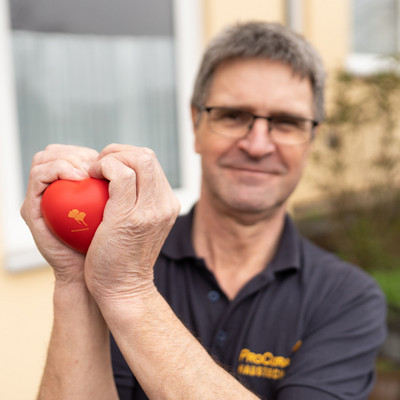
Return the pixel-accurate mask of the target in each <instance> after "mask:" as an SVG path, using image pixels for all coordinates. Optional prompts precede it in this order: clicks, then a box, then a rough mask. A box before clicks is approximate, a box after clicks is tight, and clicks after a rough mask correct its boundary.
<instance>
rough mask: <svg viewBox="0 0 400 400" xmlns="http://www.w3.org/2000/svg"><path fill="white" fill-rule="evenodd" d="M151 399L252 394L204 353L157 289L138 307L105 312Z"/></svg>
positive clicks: (131, 366)
mask: <svg viewBox="0 0 400 400" xmlns="http://www.w3.org/2000/svg"><path fill="white" fill-rule="evenodd" d="M105 315H106V320H107V322H108V324H109V326H110V328H111V330H112V332H113V335H114V338H115V339H116V341H117V344H118V346H119V348H120V350H121V352H122V353H123V355H124V357H125V359H126V361H127V363H128V364H129V366H130V368H131V370H132V372H133V373H134V375H135V377H136V378H137V379H138V381H139V383H140V385H141V386H142V388H143V389H144V391H145V392H146V394H147V396H148V397H149V398H150V399H157V400H158V399H171V400H172V399H174V400H175V399H191V400H195V399H199V400H200V399H201V400H205V399H219V398H220V399H232V400H234V399H256V398H257V397H256V396H255V395H254V394H252V393H251V392H250V391H248V390H247V389H246V388H245V387H244V386H242V385H241V384H240V383H239V382H238V381H237V380H236V379H235V378H234V377H232V376H231V375H230V374H229V373H228V372H226V371H225V370H224V369H223V368H222V367H220V366H219V365H218V364H217V363H216V362H214V360H213V359H212V358H211V357H210V356H209V354H208V353H207V352H206V350H205V349H204V348H203V347H202V346H201V344H200V343H199V342H198V341H197V340H196V339H195V338H194V337H193V335H192V334H191V333H190V332H189V331H188V330H187V329H186V328H185V327H184V325H183V324H182V323H181V322H180V321H179V320H178V318H177V317H176V316H175V314H174V313H173V311H172V310H171V308H170V307H169V305H168V304H167V303H166V302H165V300H164V299H163V298H162V296H161V295H160V294H159V293H158V292H156V293H155V295H152V296H151V298H150V299H148V300H144V301H143V302H141V304H140V306H138V307H136V306H135V307H132V308H129V307H126V306H124V307H123V308H121V309H118V311H117V310H116V309H115V310H114V311H112V312H110V313H107V312H106V313H105Z"/></svg>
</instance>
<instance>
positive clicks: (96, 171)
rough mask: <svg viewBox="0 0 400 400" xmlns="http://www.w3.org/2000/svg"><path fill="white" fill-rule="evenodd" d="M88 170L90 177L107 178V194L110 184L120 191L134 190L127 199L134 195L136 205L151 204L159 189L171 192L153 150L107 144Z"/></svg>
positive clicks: (166, 192) (167, 192)
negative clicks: (108, 182)
mask: <svg viewBox="0 0 400 400" xmlns="http://www.w3.org/2000/svg"><path fill="white" fill-rule="evenodd" d="M89 172H90V174H91V175H92V176H94V177H104V178H106V179H108V180H110V197H111V196H112V188H113V187H115V188H117V187H119V190H120V191H128V190H129V191H132V192H133V191H134V192H135V193H132V195H133V196H132V197H131V199H132V198H134V201H135V203H137V204H138V206H146V205H149V204H153V203H154V201H155V200H156V198H155V195H158V194H159V193H160V192H163V193H165V194H169V193H172V189H171V187H170V185H169V183H168V181H167V178H166V177H165V175H164V172H163V170H162V168H161V166H160V164H159V162H158V160H157V158H156V156H155V154H154V152H153V151H152V150H150V149H147V148H139V147H134V146H126V145H111V146H108V147H106V148H105V149H104V150H103V151H102V152H101V153H100V155H99V159H98V162H97V163H95V164H94V165H93V168H91V169H90V171H89ZM113 183H114V185H113ZM131 201H132V200H131Z"/></svg>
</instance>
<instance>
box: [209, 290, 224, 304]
mask: <svg viewBox="0 0 400 400" xmlns="http://www.w3.org/2000/svg"><path fill="white" fill-rule="evenodd" d="M207 297H208V300H210V301H211V302H212V303H216V302H217V301H218V300H219V299H220V297H221V295H220V294H219V292H217V291H216V290H210V291H209V292H208V293H207Z"/></svg>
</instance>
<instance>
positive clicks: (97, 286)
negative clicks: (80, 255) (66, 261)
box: [85, 145, 180, 311]
mask: <svg viewBox="0 0 400 400" xmlns="http://www.w3.org/2000/svg"><path fill="white" fill-rule="evenodd" d="M89 173H90V175H91V176H93V177H94V178H105V179H108V180H109V181H110V183H109V200H108V202H107V204H106V207H105V209H104V216H103V221H102V222H101V224H100V225H99V227H98V229H97V231H96V234H95V236H94V238H93V240H92V243H91V245H90V247H89V250H88V253H87V255H86V262H85V279H86V284H87V286H88V288H89V290H90V292H91V294H92V295H93V297H94V298H95V300H96V301H97V303H98V304H99V306H100V308H101V309H102V308H104V306H107V305H110V304H111V303H112V304H116V303H118V304H121V302H124V301H125V300H128V301H129V302H130V301H132V299H140V298H143V297H144V296H146V294H150V293H151V292H152V291H154V290H155V288H154V283H153V266H154V263H155V261H156V259H157V257H158V254H159V252H160V250H161V247H162V245H163V243H164V241H165V239H166V237H167V235H168V232H169V231H170V229H171V227H172V225H173V223H174V221H175V219H176V217H177V216H178V214H179V210H180V205H179V202H178V200H177V198H176V197H175V195H174V193H173V191H172V189H171V187H170V185H169V183H168V181H167V179H166V177H165V175H164V173H163V171H162V169H161V166H160V165H159V163H158V161H157V159H156V157H155V155H154V153H153V152H152V151H151V150H149V149H145V148H137V147H133V146H124V145H110V146H108V147H106V148H105V149H104V150H103V151H102V152H101V154H100V155H99V158H98V161H97V162H96V163H95V164H93V166H92V168H91V169H90V171H89ZM102 311H103V309H102Z"/></svg>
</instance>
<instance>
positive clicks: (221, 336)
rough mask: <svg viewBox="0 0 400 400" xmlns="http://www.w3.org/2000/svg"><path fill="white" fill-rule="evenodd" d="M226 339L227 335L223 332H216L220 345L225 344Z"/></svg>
mask: <svg viewBox="0 0 400 400" xmlns="http://www.w3.org/2000/svg"><path fill="white" fill-rule="evenodd" d="M227 338H228V335H227V333H226V332H225V331H223V330H220V331H218V332H217V342H218V343H219V344H220V345H223V344H225V342H226V339H227Z"/></svg>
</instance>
